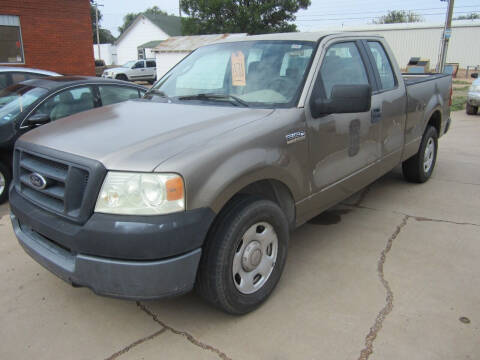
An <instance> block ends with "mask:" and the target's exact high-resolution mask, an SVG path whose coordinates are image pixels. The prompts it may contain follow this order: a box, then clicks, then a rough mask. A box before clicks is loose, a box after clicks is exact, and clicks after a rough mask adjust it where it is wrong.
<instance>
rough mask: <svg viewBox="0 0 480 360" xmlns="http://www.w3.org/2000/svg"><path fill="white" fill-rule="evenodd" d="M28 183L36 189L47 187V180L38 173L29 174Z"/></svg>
mask: <svg viewBox="0 0 480 360" xmlns="http://www.w3.org/2000/svg"><path fill="white" fill-rule="evenodd" d="M30 184H32V186H33V187H34V188H36V189H39V190H43V189H45V188H46V187H47V180H46V179H45V178H44V177H43V176H42V175H40V174H39V173H32V174H30Z"/></svg>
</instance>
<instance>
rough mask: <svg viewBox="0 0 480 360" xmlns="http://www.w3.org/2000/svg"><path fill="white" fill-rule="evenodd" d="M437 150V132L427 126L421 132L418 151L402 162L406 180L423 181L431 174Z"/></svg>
mask: <svg viewBox="0 0 480 360" xmlns="http://www.w3.org/2000/svg"><path fill="white" fill-rule="evenodd" d="M437 152H438V133H437V129H435V128H434V127H433V126H428V127H427V130H425V133H424V134H423V138H422V142H421V143H420V149H419V150H418V153H417V154H416V155H414V156H412V157H411V158H410V159H408V160H405V161H404V162H403V163H402V170H403V176H404V177H405V179H406V180H407V181H410V182H416V183H424V182H425V181H427V180H428V179H429V178H430V176H431V175H432V172H433V169H434V168H435V163H436V161H437Z"/></svg>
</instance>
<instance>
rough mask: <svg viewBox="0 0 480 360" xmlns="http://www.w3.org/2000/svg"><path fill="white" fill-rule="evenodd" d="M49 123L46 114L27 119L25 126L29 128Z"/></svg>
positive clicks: (34, 115)
mask: <svg viewBox="0 0 480 360" xmlns="http://www.w3.org/2000/svg"><path fill="white" fill-rule="evenodd" d="M49 122H50V116H49V115H47V114H42V113H38V114H33V115H32V116H30V117H29V118H28V119H27V124H28V125H29V126H38V125H43V124H47V123H49Z"/></svg>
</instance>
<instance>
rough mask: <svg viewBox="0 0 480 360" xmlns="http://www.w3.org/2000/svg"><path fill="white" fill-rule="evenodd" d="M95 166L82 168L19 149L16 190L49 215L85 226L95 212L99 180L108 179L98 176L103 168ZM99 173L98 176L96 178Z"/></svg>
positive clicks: (81, 165) (83, 165)
mask: <svg viewBox="0 0 480 360" xmlns="http://www.w3.org/2000/svg"><path fill="white" fill-rule="evenodd" d="M87 162H88V161H87ZM92 162H93V166H92V167H89V166H88V165H86V164H85V161H82V164H78V163H75V162H70V161H66V160H62V159H57V158H52V157H50V156H47V155H43V154H38V153H34V152H30V151H27V150H23V149H18V148H17V149H16V150H15V154H14V177H15V179H14V184H15V189H16V190H17V192H18V193H19V194H20V195H21V196H23V197H24V198H25V199H27V200H29V201H31V202H32V203H34V204H35V205H37V206H39V207H41V208H43V209H45V210H47V211H50V212H53V213H56V214H58V215H61V216H63V217H66V218H68V219H70V220H73V221H76V222H84V221H85V220H86V219H87V218H88V217H89V216H90V215H91V213H92V212H93V204H94V200H95V199H96V194H98V187H99V184H100V183H101V181H99V178H100V177H103V175H104V174H103V171H100V172H101V174H98V169H99V166H95V165H96V164H95V163H97V162H95V161H92ZM101 168H102V169H103V167H101ZM96 170H97V174H93V173H94V172H95V171H96ZM92 175H96V176H93V180H94V181H90V180H92ZM95 179H96V181H95ZM89 185H91V186H89ZM89 187H90V189H89ZM92 196H94V197H95V199H92V198H91V197H92Z"/></svg>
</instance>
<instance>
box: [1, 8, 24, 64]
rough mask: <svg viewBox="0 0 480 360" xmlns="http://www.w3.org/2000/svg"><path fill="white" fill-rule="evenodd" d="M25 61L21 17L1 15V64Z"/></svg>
mask: <svg viewBox="0 0 480 360" xmlns="http://www.w3.org/2000/svg"><path fill="white" fill-rule="evenodd" d="M24 62H25V61H24V57H23V43H22V33H21V31H20V19H19V17H18V16H11V15H0V64H22V63H24Z"/></svg>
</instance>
